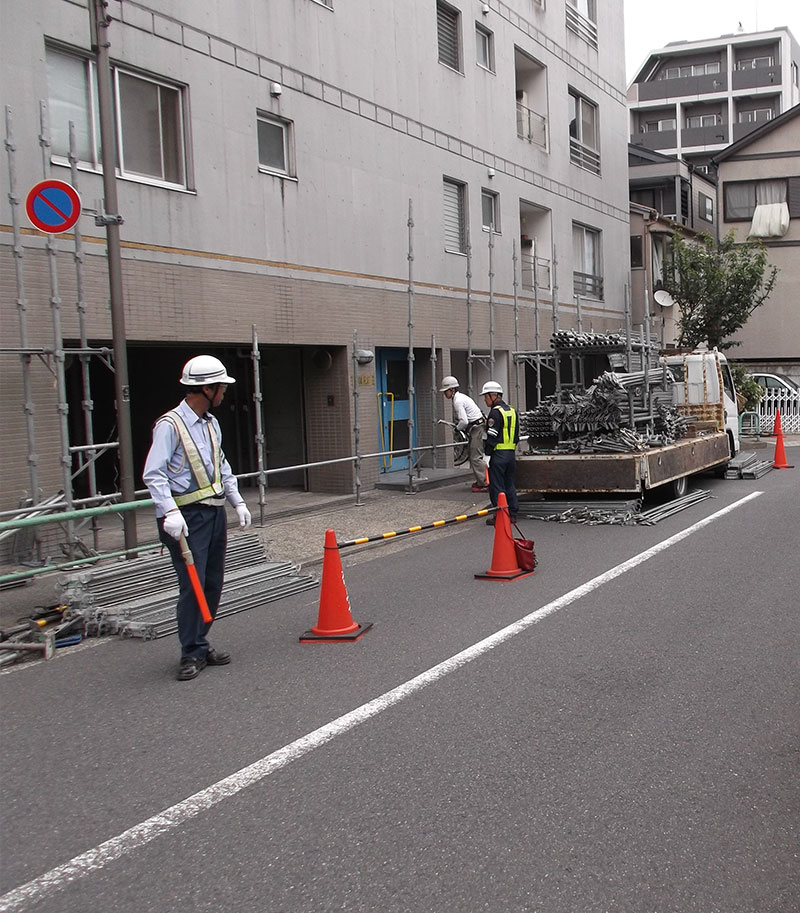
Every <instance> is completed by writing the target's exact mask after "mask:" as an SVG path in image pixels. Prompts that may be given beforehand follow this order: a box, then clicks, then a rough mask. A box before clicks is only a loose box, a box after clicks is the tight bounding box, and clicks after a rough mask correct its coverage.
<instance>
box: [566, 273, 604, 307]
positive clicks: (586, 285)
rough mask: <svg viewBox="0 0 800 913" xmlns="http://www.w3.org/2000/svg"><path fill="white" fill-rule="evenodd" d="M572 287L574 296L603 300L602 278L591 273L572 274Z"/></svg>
mask: <svg viewBox="0 0 800 913" xmlns="http://www.w3.org/2000/svg"><path fill="white" fill-rule="evenodd" d="M572 286H573V289H574V292H575V294H576V295H581V296H586V297H587V298H597V299H599V300H601V301H602V299H603V277H602V276H593V275H592V274H591V273H573V274H572Z"/></svg>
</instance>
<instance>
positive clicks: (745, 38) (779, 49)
mask: <svg viewBox="0 0 800 913" xmlns="http://www.w3.org/2000/svg"><path fill="white" fill-rule="evenodd" d="M799 63H800V47H798V44H797V41H796V40H795V38H794V37H793V36H792V33H791V32H790V31H789V30H788V29H787V28H777V29H773V30H771V31H765V32H754V33H748V34H745V33H743V32H740V33H737V34H735V35H722V36H721V37H719V38H712V39H708V40H705V41H674V42H672V43H670V44H668V45H667V46H666V47H664V48H661V49H659V50H657V51H654V52H652V53H651V54H650V55H648V57H647V59H646V60H645V62H644V63H643V65H642V66H641V67H640V69H639V70H638V72H637V74H636V76H635V77H634V79H633V81H632V82H631V84H630V86H629V89H628V106H629V109H630V140H631V143H632V144H634V145H636V146H642V147H643V148H645V149H653V150H655V151H657V152H662V153H665V154H667V155H677V156H680V157H682V158H684V159H686V160H687V161H688V162H690V163H692V164H694V165H695V166H697V167H698V168H706V167H707V166H708V162H709V159H710V158H711V156H712V155H714V153H716V152H719V151H721V150H722V149H723V148H725V146H728V145H729V144H731V143H733V142H736V141H737V140H740V139H741V138H742V137H744V136H746V135H747V134H748V133H750V132H751V131H752V130H755V129H757V128H758V127H759V126H760V125H761V124H764V123H766V122H768V121H769V120H771V119H772V118H774V117H777V116H778V115H779V114H782V113H783V112H784V111H786V110H788V109H789V108H791V107H792V106H793V105H796V104H797V103H798V102H800V83H799V81H798V64H799Z"/></svg>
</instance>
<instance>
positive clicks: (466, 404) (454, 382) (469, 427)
mask: <svg viewBox="0 0 800 913" xmlns="http://www.w3.org/2000/svg"><path fill="white" fill-rule="evenodd" d="M458 387H459V384H458V379H457V378H455V377H453V375H452V374H448V376H447V377H444V378H442V386H441V387H439V392H440V393H444V395H445V399H449V400H450V401H451V402H452V404H453V417H454V418H455V420H456V428H458V430H459V431H463V432H465V434H466V435H467V436H468V438H469V465H470V468H471V469H472V475H473V476H474V477H475V481H474V482H473V483H472V490H473V491H486V471H485V467H484V464H483V435H484V430H485V425H486V419H484V417H483V413H482V412H481V410H480V409H479V408H478V404H477V403H476V402H475V400H474V399H472V398H471V397H469V396H467V394H466V393H462V392H461V391H460V390H459V389H458Z"/></svg>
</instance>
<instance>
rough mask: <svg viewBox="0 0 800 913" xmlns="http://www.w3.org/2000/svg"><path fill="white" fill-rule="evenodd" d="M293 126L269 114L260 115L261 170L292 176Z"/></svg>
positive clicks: (259, 161) (259, 147)
mask: <svg viewBox="0 0 800 913" xmlns="http://www.w3.org/2000/svg"><path fill="white" fill-rule="evenodd" d="M291 129H292V124H291V122H290V121H287V120H282V119H281V118H279V117H272V116H271V115H267V114H259V115H258V165H259V169H261V170H264V171H269V172H273V173H275V174H285V175H292V174H293V173H294V172H293V168H292V145H291V139H292V134H291Z"/></svg>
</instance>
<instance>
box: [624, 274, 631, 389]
mask: <svg viewBox="0 0 800 913" xmlns="http://www.w3.org/2000/svg"><path fill="white" fill-rule="evenodd" d="M623 302H624V308H625V369H626V370H627V372H628V374H630V373H631V371H632V370H633V362H632V357H633V353H632V352H631V334H632V333H633V326H632V324H631V320H632V317H631V287H630V285H628V284H627V282H626V283H625V286H624V288H623Z"/></svg>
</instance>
